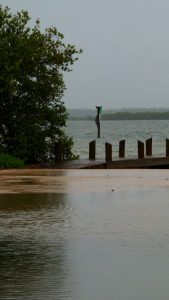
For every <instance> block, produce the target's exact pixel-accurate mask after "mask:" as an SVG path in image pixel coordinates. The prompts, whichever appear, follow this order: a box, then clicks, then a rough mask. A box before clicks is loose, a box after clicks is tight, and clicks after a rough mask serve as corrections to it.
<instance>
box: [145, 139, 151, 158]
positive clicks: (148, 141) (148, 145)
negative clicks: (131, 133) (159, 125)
mask: <svg viewBox="0 0 169 300" xmlns="http://www.w3.org/2000/svg"><path fill="white" fill-rule="evenodd" d="M146 155H147V156H152V138H150V139H147V140H146Z"/></svg>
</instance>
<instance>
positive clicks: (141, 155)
mask: <svg viewBox="0 0 169 300" xmlns="http://www.w3.org/2000/svg"><path fill="white" fill-rule="evenodd" d="M143 158H144V143H143V142H141V141H138V159H143Z"/></svg>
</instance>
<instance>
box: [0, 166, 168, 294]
mask: <svg viewBox="0 0 169 300" xmlns="http://www.w3.org/2000/svg"><path fill="white" fill-rule="evenodd" d="M0 179H1V181H0V182H1V185H0V192H1V193H0V299H2V300H29V299H30V300H34V299H36V300H40V299H41V300H46V299H49V300H55V299H56V300H67V299H69V300H89V299H92V300H103V299H104V300H112V299H115V300H141V299H144V300H159V299H160V300H166V299H168V295H169V286H168V280H169V221H168V220H169V219H168V212H169V201H168V187H169V183H168V182H169V171H168V170H146V171H145V170H123V171H122V170H97V171H96V170H67V171H64V170H62V171H59V170H20V171H1V172H0Z"/></svg>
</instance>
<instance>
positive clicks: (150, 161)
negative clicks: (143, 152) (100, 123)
mask: <svg viewBox="0 0 169 300" xmlns="http://www.w3.org/2000/svg"><path fill="white" fill-rule="evenodd" d="M41 167H42V168H56V169H153V168H154V169H169V158H168V157H151V158H150V157H148V158H143V159H138V158H129V159H125V158H123V159H114V160H112V161H105V160H104V159H102V160H101V159H99V160H89V159H79V160H70V161H61V162H56V163H52V164H42V165H41Z"/></svg>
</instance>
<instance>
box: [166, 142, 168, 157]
mask: <svg viewBox="0 0 169 300" xmlns="http://www.w3.org/2000/svg"><path fill="white" fill-rule="evenodd" d="M166 157H169V139H166Z"/></svg>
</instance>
